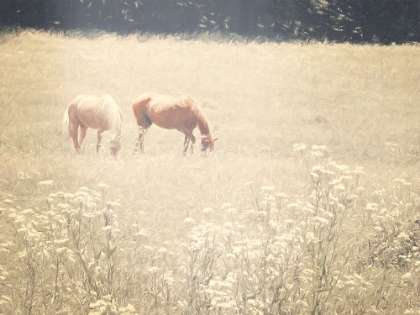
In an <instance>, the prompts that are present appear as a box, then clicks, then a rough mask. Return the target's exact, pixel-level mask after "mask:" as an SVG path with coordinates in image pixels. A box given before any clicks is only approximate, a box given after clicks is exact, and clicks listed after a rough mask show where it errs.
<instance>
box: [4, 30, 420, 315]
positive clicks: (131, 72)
mask: <svg viewBox="0 0 420 315" xmlns="http://www.w3.org/2000/svg"><path fill="white" fill-rule="evenodd" d="M419 82H420V49H419V47H418V46H395V45H394V46H386V47H384V46H368V45H364V46H352V45H346V44H340V45H337V44H328V43H324V44H320V43H310V44H301V43H284V44H277V43H257V42H248V43H247V42H246V41H245V40H244V39H241V38H238V39H230V38H223V37H220V38H217V36H216V35H213V36H204V35H203V36H200V37H198V38H190V39H186V38H181V37H180V38H178V37H171V36H169V37H165V38H162V37H157V36H154V35H139V36H134V35H132V36H128V37H118V36H115V35H112V34H76V33H72V34H49V33H40V32H35V31H24V32H21V33H19V34H11V33H9V34H3V35H1V37H0V158H1V162H2V163H1V167H0V224H1V229H0V314H420V299H419V293H420V280H419V279H420V253H419V243H420V230H419V223H418V222H419V221H417V220H418V219H419V218H418V217H417V216H418V213H419V211H420V193H419V191H420V175H419V174H420V169H419V165H420V164H419V162H420V136H419V135H420V133H419V126H420V83H419ZM147 91H154V92H157V93H162V94H175V93H178V92H184V93H189V94H191V95H193V96H194V97H196V98H197V99H199V100H200V101H201V102H202V104H201V106H202V108H203V111H204V113H205V115H206V117H207V119H208V121H209V123H210V126H211V130H212V134H213V136H214V137H219V140H218V141H217V142H216V143H215V150H214V151H213V152H212V154H210V155H209V156H207V157H205V158H203V157H201V156H200V154H199V150H198V145H196V148H195V149H196V150H195V153H194V154H193V155H192V156H189V157H183V156H182V148H183V147H182V145H183V139H184V137H183V135H182V134H181V133H179V132H177V131H170V130H163V129H159V128H158V127H156V126H152V127H151V128H150V130H149V132H148V134H147V136H146V140H145V150H146V153H145V154H137V155H133V150H134V145H135V138H136V136H137V126H136V124H135V121H134V117H133V114H132V111H131V102H132V101H133V99H134V97H135V96H136V95H138V94H140V93H143V92H147ZM80 93H87V94H96V95H99V94H103V93H109V94H111V95H112V96H113V97H114V98H115V99H116V101H117V102H118V104H119V105H120V106H121V108H122V113H123V134H124V137H123V139H122V145H123V147H122V150H121V152H120V154H119V156H118V158H116V159H114V158H111V157H110V156H109V149H108V146H107V144H108V141H107V139H108V138H107V135H106V134H105V136H104V140H103V147H102V149H101V151H100V153H99V154H98V155H97V154H96V152H95V141H96V137H95V132H94V131H93V130H89V131H88V136H87V138H86V140H85V144H84V149H83V153H82V154H76V152H75V151H74V148H73V147H72V143H71V140H68V141H64V135H63V132H62V126H61V120H62V118H63V114H64V111H65V109H66V107H67V105H68V103H69V102H70V101H71V99H72V98H73V97H74V96H75V95H77V94H80ZM195 135H196V136H198V135H199V134H198V130H196V131H195Z"/></svg>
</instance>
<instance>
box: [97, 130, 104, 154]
mask: <svg viewBox="0 0 420 315" xmlns="http://www.w3.org/2000/svg"><path fill="white" fill-rule="evenodd" d="M102 132H103V131H102V130H98V141H97V142H96V153H98V152H99V149H100V148H101V145H102Z"/></svg>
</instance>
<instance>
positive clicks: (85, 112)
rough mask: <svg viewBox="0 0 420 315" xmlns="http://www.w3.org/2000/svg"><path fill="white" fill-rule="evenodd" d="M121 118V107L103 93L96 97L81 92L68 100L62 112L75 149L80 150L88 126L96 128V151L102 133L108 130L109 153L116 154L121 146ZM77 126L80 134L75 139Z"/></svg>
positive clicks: (99, 145) (64, 123)
mask: <svg viewBox="0 0 420 315" xmlns="http://www.w3.org/2000/svg"><path fill="white" fill-rule="evenodd" d="M121 119H122V116H121V109H120V107H119V106H118V104H117V102H116V101H115V100H114V99H113V98H112V96H110V95H108V94H105V95H102V96H100V97H96V96H91V95H83V94H82V95H78V96H76V97H75V98H74V99H73V100H72V101H71V102H70V105H69V106H68V108H67V110H66V112H65V113H64V119H63V125H64V127H65V128H66V129H67V135H68V136H71V137H72V139H73V142H74V147H75V149H76V150H77V151H79V150H80V147H81V145H82V142H83V139H84V138H85V137H86V132H87V129H88V128H92V129H97V130H98V140H97V144H96V152H98V151H99V148H100V147H101V141H102V133H103V132H104V131H107V130H109V131H110V137H111V141H110V143H111V147H110V148H111V154H112V155H116V154H117V153H118V151H119V150H120V148H121V144H120V138H121V137H122V136H121ZM79 127H80V136H79V140H77V136H78V129H79Z"/></svg>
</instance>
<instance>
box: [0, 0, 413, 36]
mask: <svg viewBox="0 0 420 315" xmlns="http://www.w3.org/2000/svg"><path fill="white" fill-rule="evenodd" d="M419 12H420V9H419V2H418V1H416V0H404V1H400V0H348V1H338V0H4V1H2V3H1V4H0V25H2V26H8V27H10V26H12V27H33V28H38V29H102V30H105V31H115V32H118V33H130V32H152V33H191V32H198V31H208V32H214V31H220V32H223V33H235V34H239V35H243V36H251V37H255V36H265V37H268V38H274V39H278V40H293V39H298V40H307V39H315V40H325V39H326V40H332V41H338V42H355V43H357V42H378V43H384V44H389V43H392V42H396V43H404V42H413V41H414V42H418V41H419V39H420V26H419V15H420V14H419Z"/></svg>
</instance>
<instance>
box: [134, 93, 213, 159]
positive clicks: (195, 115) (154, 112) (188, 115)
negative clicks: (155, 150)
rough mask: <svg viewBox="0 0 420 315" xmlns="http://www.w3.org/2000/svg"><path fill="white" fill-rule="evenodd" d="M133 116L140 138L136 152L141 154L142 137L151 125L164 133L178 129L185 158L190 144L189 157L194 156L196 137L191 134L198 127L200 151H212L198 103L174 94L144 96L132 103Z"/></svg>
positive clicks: (186, 96) (209, 136) (142, 149)
mask: <svg viewBox="0 0 420 315" xmlns="http://www.w3.org/2000/svg"><path fill="white" fill-rule="evenodd" d="M132 107H133V112H134V116H135V118H136V121H137V125H138V126H139V136H138V139H137V143H136V149H135V151H134V152H137V150H138V148H139V147H140V150H141V151H142V152H144V136H145V135H146V132H147V130H148V129H149V127H150V126H151V125H152V124H156V125H157V126H159V127H161V128H165V129H177V130H178V131H180V132H182V133H183V134H184V135H185V141H184V152H183V153H184V155H186V153H187V150H188V146H189V144H190V141H191V142H192V143H191V148H190V153H191V154H192V152H193V145H194V143H195V137H194V135H193V130H194V129H195V127H197V126H198V129H199V130H200V133H201V151H203V153H205V152H206V151H212V150H213V148H214V141H216V140H217V138H216V139H213V138H212V136H211V134H210V130H209V126H208V123H207V121H206V118H205V117H204V115H203V113H202V111H201V109H200V108H199V107H198V105H197V102H196V101H195V100H194V99H193V98H192V97H191V96H188V95H185V94H177V95H175V96H166V95H160V94H155V93H144V94H141V95H139V96H137V97H136V99H135V100H134V102H133V106H132Z"/></svg>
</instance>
